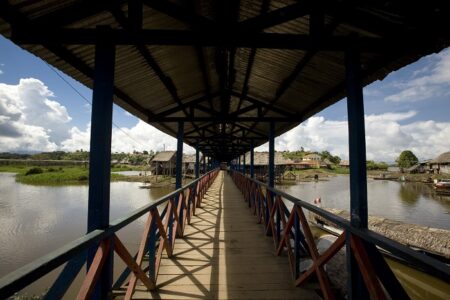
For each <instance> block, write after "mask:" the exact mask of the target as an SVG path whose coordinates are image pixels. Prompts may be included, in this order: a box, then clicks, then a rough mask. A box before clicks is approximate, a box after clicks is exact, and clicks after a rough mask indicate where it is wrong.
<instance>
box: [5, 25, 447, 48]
mask: <svg viewBox="0 0 450 300" xmlns="http://www.w3.org/2000/svg"><path fill="white" fill-rule="evenodd" d="M46 30H47V31H42V30H38V29H34V28H28V27H26V28H22V27H13V30H12V35H11V40H13V41H14V42H15V43H17V44H19V45H27V44H31V45H33V44H35V45H42V44H65V45H94V44H95V42H96V41H97V40H98V39H99V38H100V37H101V33H100V32H99V31H97V30H96V29H90V28H82V29H72V28H48V29H46ZM103 38H104V39H107V40H109V41H110V42H111V43H114V44H116V45H161V46H162V45H167V46H169V45H179V46H183V45H185V46H186V45H188V46H194V45H197V46H202V47H228V48H251V47H255V48H266V49H298V50H304V51H309V50H318V51H338V52H345V51H346V50H347V48H348V45H349V44H350V43H351V40H349V38H348V37H343V36H330V37H326V38H325V37H323V38H321V39H320V40H316V39H313V38H312V37H311V36H310V35H309V34H288V33H258V34H251V35H250V34H245V33H239V32H233V33H230V34H227V35H224V36H221V35H218V34H217V33H205V32H198V31H192V30H159V29H142V30H138V31H135V32H134V33H133V34H132V35H131V34H130V32H129V31H128V30H125V29H113V30H111V31H110V33H109V34H107V35H106V36H103ZM354 43H355V44H354V46H355V47H356V48H358V49H359V50H360V51H361V52H364V53H383V54H386V53H388V52H391V51H405V52H406V53H410V54H415V53H417V54H419V53H422V52H423V51H426V50H427V49H428V51H429V49H430V47H432V46H433V45H436V46H438V45H439V41H438V40H436V39H435V38H433V37H432V36H430V37H427V36H419V37H418V36H414V35H411V36H408V35H405V36H404V37H403V38H402V40H401V41H399V39H398V38H397V39H395V38H391V37H387V38H384V37H383V38H376V37H361V38H360V39H358V40H357V41H355V42H354ZM424 43H425V44H424Z"/></svg>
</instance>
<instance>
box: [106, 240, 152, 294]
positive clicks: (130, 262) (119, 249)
mask: <svg viewBox="0 0 450 300" xmlns="http://www.w3.org/2000/svg"><path fill="white" fill-rule="evenodd" d="M113 239H114V250H115V251H116V253H117V254H118V255H119V256H120V258H121V259H122V260H123V261H124V263H125V264H126V265H127V266H128V268H130V270H131V271H132V272H133V274H134V275H135V276H136V277H137V278H138V279H139V280H140V281H142V283H143V284H144V285H145V287H146V288H147V289H149V290H153V289H155V283H154V282H152V281H151V280H150V279H149V278H148V277H147V275H145V273H144V271H143V270H142V269H141V267H140V266H139V265H138V264H137V263H136V261H134V259H133V257H132V256H131V254H130V253H129V252H128V250H127V248H126V247H125V246H124V245H123V244H122V242H121V241H120V239H119V238H118V237H117V236H116V235H114V236H113ZM130 299H131V297H130Z"/></svg>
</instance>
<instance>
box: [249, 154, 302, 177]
mask: <svg viewBox="0 0 450 300" xmlns="http://www.w3.org/2000/svg"><path fill="white" fill-rule="evenodd" d="M241 163H243V161H242V160H241ZM293 164H294V162H293V161H292V160H291V159H289V158H285V157H284V156H283V153H282V152H275V175H276V176H277V175H281V174H283V173H284V171H285V170H286V169H287V168H290V167H291V166H292V165H293ZM253 166H254V169H255V174H256V175H257V176H259V177H265V176H267V174H268V171H269V152H255V153H254V161H253ZM245 167H246V168H245V169H246V172H247V173H249V172H250V153H247V154H245Z"/></svg>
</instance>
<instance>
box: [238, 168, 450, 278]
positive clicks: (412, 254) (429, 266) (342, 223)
mask: <svg viewBox="0 0 450 300" xmlns="http://www.w3.org/2000/svg"><path fill="white" fill-rule="evenodd" d="M239 174H241V173H239ZM246 178H247V179H248V180H250V181H253V182H255V183H256V184H258V185H259V186H261V187H264V188H266V190H267V191H270V192H272V193H274V194H276V195H279V196H281V197H282V198H283V199H284V200H288V201H289V202H291V203H292V204H294V205H299V206H301V207H303V208H305V209H307V210H308V211H311V212H313V213H315V214H316V215H318V216H321V217H323V218H325V219H327V220H328V221H330V222H331V223H334V224H336V225H338V226H339V227H341V228H342V229H345V230H348V231H350V232H351V233H353V234H355V235H358V236H359V237H361V238H363V239H364V240H367V241H368V242H371V243H374V244H376V245H378V246H380V247H382V248H384V249H385V250H388V251H389V252H391V253H393V254H396V255H397V256H399V257H401V258H405V259H411V260H413V261H414V262H415V263H417V264H418V267H420V268H422V269H424V270H425V271H427V272H429V273H437V274H439V276H440V277H442V279H443V280H447V281H450V268H449V267H444V268H443V266H446V265H445V264H443V263H442V262H440V261H438V260H436V259H434V258H432V257H430V256H427V255H423V254H421V253H418V252H417V251H414V250H413V249H411V248H409V247H408V246H405V245H403V244H401V243H399V242H397V241H394V240H391V239H389V238H387V237H385V236H383V235H381V234H379V233H377V232H374V231H372V230H369V229H361V228H356V227H353V226H351V225H350V222H349V221H348V220H346V219H344V218H342V217H340V216H337V215H334V214H332V213H330V212H329V211H326V210H324V209H322V208H320V207H318V206H315V205H313V204H311V203H308V202H306V201H304V200H301V199H299V198H296V197H294V196H292V195H289V194H287V193H285V192H283V191H280V190H277V189H275V188H273V187H269V186H268V185H267V184H266V183H264V182H261V181H258V180H256V179H252V178H249V177H246Z"/></svg>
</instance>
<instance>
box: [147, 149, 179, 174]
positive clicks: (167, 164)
mask: <svg viewBox="0 0 450 300" xmlns="http://www.w3.org/2000/svg"><path fill="white" fill-rule="evenodd" d="M176 154H177V152H176V151H162V152H158V153H156V154H155V156H154V157H153V158H152V160H151V161H150V168H151V170H152V173H153V174H154V175H166V176H172V175H173V174H175V166H176Z"/></svg>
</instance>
